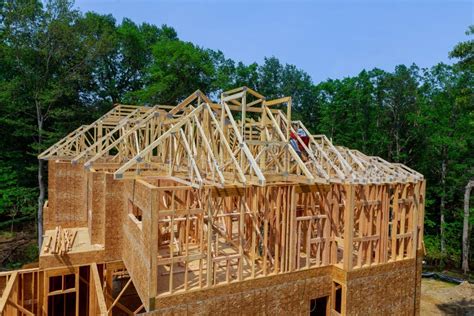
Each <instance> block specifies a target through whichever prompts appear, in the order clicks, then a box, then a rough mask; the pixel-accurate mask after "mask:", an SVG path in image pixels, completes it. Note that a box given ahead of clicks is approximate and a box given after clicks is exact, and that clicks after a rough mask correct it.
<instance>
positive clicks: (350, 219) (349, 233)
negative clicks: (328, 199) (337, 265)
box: [343, 184, 355, 271]
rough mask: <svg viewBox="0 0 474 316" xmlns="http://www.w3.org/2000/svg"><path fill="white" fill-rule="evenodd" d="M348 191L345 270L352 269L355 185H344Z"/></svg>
mask: <svg viewBox="0 0 474 316" xmlns="http://www.w3.org/2000/svg"><path fill="white" fill-rule="evenodd" d="M344 189H345V191H346V207H345V210H344V255H343V267H344V270H346V271H350V270H352V252H353V251H352V250H353V247H354V245H353V242H352V239H353V237H354V205H355V203H354V195H355V192H354V191H355V190H354V185H352V184H346V185H344Z"/></svg>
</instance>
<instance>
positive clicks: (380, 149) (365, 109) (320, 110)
mask: <svg viewBox="0 0 474 316" xmlns="http://www.w3.org/2000/svg"><path fill="white" fill-rule="evenodd" d="M473 34H474V26H469V27H468V31H467V35H468V36H470V37H468V38H467V39H466V41H464V42H461V43H459V44H457V45H456V46H455V47H453V49H452V51H451V52H446V54H448V53H449V56H450V57H451V58H453V61H454V64H452V65H448V64H444V63H439V64H437V65H433V66H432V67H431V68H420V67H418V66H417V65H415V64H412V65H398V66H396V67H395V69H394V70H393V71H385V70H382V69H377V68H375V69H371V70H362V71H361V72H360V73H359V74H358V75H357V76H349V77H345V78H343V79H329V80H326V81H322V82H319V83H314V82H313V81H312V79H311V77H310V76H309V75H308V74H307V73H306V72H305V71H304V70H302V69H299V68H297V67H296V66H294V65H289V64H284V63H282V62H280V61H279V60H278V58H276V57H268V58H265V59H264V62H263V63H261V64H257V63H252V64H244V63H242V62H236V61H234V60H232V59H229V58H226V57H225V55H224V54H223V53H222V52H221V51H214V50H210V49H206V48H203V47H199V46H197V45H195V44H193V43H190V42H185V41H183V40H180V39H179V37H178V34H177V32H176V31H175V30H174V29H173V28H172V27H170V26H166V25H162V26H159V27H158V26H155V25H152V24H148V23H142V24H137V23H134V22H133V21H131V20H130V19H123V20H122V21H121V22H118V21H116V20H115V18H114V17H113V16H112V15H101V14H97V13H94V12H87V13H83V12H80V11H78V10H76V9H74V7H73V3H72V2H71V1H69V0H51V1H47V2H42V1H39V0H4V1H0V132H1V137H0V148H1V150H0V218H1V220H2V222H5V221H9V220H12V219H14V218H25V219H26V220H35V214H39V216H38V217H37V218H36V220H37V221H40V222H41V207H42V205H43V203H44V201H45V199H46V198H47V196H46V195H47V192H46V185H45V182H46V170H45V169H46V166H45V165H44V162H41V161H38V160H37V159H36V156H37V155H38V153H40V152H41V151H42V150H44V149H45V148H47V147H48V146H50V145H51V144H53V143H54V142H56V141H57V140H58V139H60V138H62V137H64V136H65V135H66V134H67V133H69V132H70V131H72V130H73V129H75V128H76V127H78V126H79V125H82V124H86V123H88V122H91V121H92V120H94V119H95V118H97V117H99V116H100V115H102V114H103V113H105V112H106V111H108V110H110V108H111V107H112V106H113V104H114V103H118V102H120V103H124V104H157V103H159V104H176V103H177V102H179V101H180V100H182V99H183V98H185V97H186V96H188V95H189V94H191V93H192V92H193V91H195V90H196V89H201V90H202V91H204V92H205V93H207V94H208V95H210V96H211V97H214V98H216V97H217V96H218V95H219V93H220V92H221V91H223V90H227V89H231V88H234V87H238V86H244V85H245V86H249V87H251V88H252V89H255V90H256V91H259V92H260V93H262V94H263V95H265V96H267V97H268V98H277V97H282V96H287V95H289V96H292V97H293V104H294V114H293V115H294V118H296V119H301V120H302V121H303V122H304V123H305V125H306V126H307V127H308V128H309V129H310V130H311V131H312V132H313V133H317V134H326V135H327V136H328V137H330V138H331V139H332V140H333V142H334V143H335V144H338V145H344V146H348V147H350V148H354V149H359V150H361V151H362V152H364V153H366V154H369V155H377V156H381V157H382V158H384V159H386V160H388V161H392V162H401V163H404V164H406V165H408V166H409V167H411V168H413V169H416V170H417V171H419V172H421V173H423V174H424V175H425V177H426V179H427V200H426V219H425V245H426V249H427V253H428V255H427V259H428V260H429V261H430V262H432V263H436V264H443V265H445V264H448V265H451V266H453V267H458V266H459V264H460V259H461V249H462V248H461V231H462V226H463V221H462V214H463V194H464V187H465V185H466V184H467V183H468V181H469V180H470V179H473V178H474V168H473V162H474V146H473V145H474V132H473V130H474V97H473V96H474V91H473V90H474V41H473V40H472V35H473ZM471 218H472V216H471ZM472 222H473V221H472V220H471V225H472ZM470 240H471V245H473V244H474V243H473V242H472V241H473V238H472V234H471V237H470ZM471 249H472V247H471ZM471 258H472V257H471Z"/></svg>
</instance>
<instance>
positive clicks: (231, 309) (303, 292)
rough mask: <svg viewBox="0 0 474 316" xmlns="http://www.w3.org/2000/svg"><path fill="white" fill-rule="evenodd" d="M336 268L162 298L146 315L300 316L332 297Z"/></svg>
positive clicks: (278, 276) (312, 270)
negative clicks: (316, 301) (317, 301)
mask: <svg viewBox="0 0 474 316" xmlns="http://www.w3.org/2000/svg"><path fill="white" fill-rule="evenodd" d="M331 274H332V267H323V268H315V269H310V270H306V271H299V272H293V273H285V274H281V275H276V276H270V277H264V278H259V279H255V280H249V281H243V282H240V283H234V284H230V285H222V286H217V287H215V288H212V289H205V290H200V291H196V292H189V293H184V294H176V295H173V296H169V297H163V298H159V299H157V301H156V307H157V309H156V310H155V311H152V312H149V313H146V315H256V314H257V315H258V314H260V315H263V314H266V315H298V314H305V315H307V314H308V313H309V302H310V300H311V299H314V298H317V297H322V296H329V295H330V294H331V287H332V278H331Z"/></svg>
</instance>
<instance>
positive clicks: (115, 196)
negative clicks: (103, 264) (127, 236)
mask: <svg viewBox="0 0 474 316" xmlns="http://www.w3.org/2000/svg"><path fill="white" fill-rule="evenodd" d="M105 179H106V195H105V197H106V198H105V258H106V260H107V261H114V260H121V259H122V257H121V255H120V252H121V250H122V248H123V247H122V239H123V238H122V237H123V236H122V225H123V220H124V219H127V210H126V205H127V203H126V199H125V194H124V191H123V190H124V182H123V181H119V180H114V176H113V174H110V173H108V174H106V178H105Z"/></svg>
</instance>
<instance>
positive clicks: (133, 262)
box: [122, 180, 158, 310]
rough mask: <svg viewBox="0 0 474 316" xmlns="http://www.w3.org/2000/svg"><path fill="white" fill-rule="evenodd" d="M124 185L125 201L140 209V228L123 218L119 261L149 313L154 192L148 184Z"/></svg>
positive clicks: (153, 262) (153, 275) (153, 271)
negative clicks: (129, 201) (120, 257)
mask: <svg viewBox="0 0 474 316" xmlns="http://www.w3.org/2000/svg"><path fill="white" fill-rule="evenodd" d="M124 186H125V190H124V191H125V194H126V197H125V199H126V200H131V201H132V203H134V204H135V205H137V206H138V207H140V209H141V210H142V223H141V225H142V227H141V228H140V227H139V225H137V223H136V222H135V221H134V220H132V217H131V215H126V216H125V217H124V222H123V225H122V227H123V247H122V259H123V262H124V264H125V266H126V268H127V271H128V273H129V274H130V275H131V277H132V279H133V284H134V285H135V288H136V290H137V293H138V295H139V296H140V299H141V300H142V302H143V304H144V307H145V308H146V309H147V310H149V308H150V298H153V297H155V296H156V273H157V266H156V255H157V251H158V249H157V244H156V243H154V242H152V241H153V240H154V239H153V238H152V236H156V234H157V230H156V229H157V228H156V225H155V226H153V221H154V222H156V221H157V220H156V219H155V218H154V217H153V219H152V216H154V214H153V213H156V210H155V212H153V210H154V208H153V205H154V204H153V202H152V201H156V192H155V191H153V189H152V186H151V185H147V184H145V183H143V182H141V181H133V180H132V181H127V182H126V183H125V184H124ZM126 203H127V204H128V201H127V202H126ZM154 227H155V228H154Z"/></svg>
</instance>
